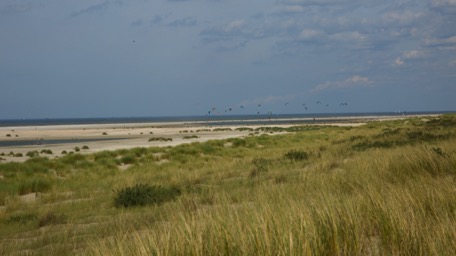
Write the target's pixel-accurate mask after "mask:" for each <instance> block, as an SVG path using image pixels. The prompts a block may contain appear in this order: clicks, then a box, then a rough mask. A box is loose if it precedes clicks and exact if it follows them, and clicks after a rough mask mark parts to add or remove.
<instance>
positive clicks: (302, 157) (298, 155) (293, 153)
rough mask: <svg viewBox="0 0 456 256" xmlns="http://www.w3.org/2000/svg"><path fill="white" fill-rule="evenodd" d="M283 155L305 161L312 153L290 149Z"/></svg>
mask: <svg viewBox="0 0 456 256" xmlns="http://www.w3.org/2000/svg"><path fill="white" fill-rule="evenodd" d="M283 157H284V158H285V159H289V160H293V161H304V160H307V159H309V157H310V153H308V152H306V151H302V150H290V151H288V152H287V153H285V154H284V155H283Z"/></svg>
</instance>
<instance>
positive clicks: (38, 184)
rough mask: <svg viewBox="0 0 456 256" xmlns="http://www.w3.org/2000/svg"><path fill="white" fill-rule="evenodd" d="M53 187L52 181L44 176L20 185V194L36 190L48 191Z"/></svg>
mask: <svg viewBox="0 0 456 256" xmlns="http://www.w3.org/2000/svg"><path fill="white" fill-rule="evenodd" d="M50 189H51V182H49V181H48V180H45V179H43V178H34V179H32V180H30V181H27V182H25V183H22V184H21V185H20V186H19V195H25V194H29V193H35V192H47V191H49V190H50Z"/></svg>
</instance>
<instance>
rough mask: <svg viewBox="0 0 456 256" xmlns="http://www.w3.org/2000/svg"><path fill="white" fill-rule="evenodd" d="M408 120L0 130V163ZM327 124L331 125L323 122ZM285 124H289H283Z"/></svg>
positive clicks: (381, 118)
mask: <svg viewBox="0 0 456 256" xmlns="http://www.w3.org/2000/svg"><path fill="white" fill-rule="evenodd" d="M426 116H429V115H426ZM408 117H411V116H403V115H398V116H387V117H382V116H366V117H339V118H336V119H335V118H326V119H325V118H319V119H318V120H317V121H316V122H315V123H299V121H303V122H304V121H309V120H307V119H302V120H296V119H287V120H281V121H284V122H285V124H284V123H281V124H268V120H264V124H255V125H251V124H250V125H249V124H242V123H241V124H238V125H225V124H223V122H218V123H217V125H214V124H208V123H205V122H192V123H185V122H166V123H130V124H125V123H121V124H86V125H49V126H18V127H0V157H1V158H2V159H3V160H2V161H3V162H9V161H14V162H21V161H25V160H27V159H28V158H29V157H27V156H26V154H27V153H28V152H30V151H38V152H41V151H43V150H51V151H52V154H45V153H43V154H40V155H41V156H46V157H49V158H56V157H60V156H61V155H62V152H64V151H66V152H75V151H76V148H79V151H78V152H79V153H92V152H98V151H103V150H117V149H130V148H135V147H154V146H155V147H166V146H176V145H179V144H183V143H192V142H204V141H208V140H217V139H228V138H238V137H244V136H249V134H250V133H251V131H246V130H243V131H240V130H236V128H240V127H248V128H251V129H255V128H258V127H268V126H274V127H290V126H300V125H334V126H360V125H364V124H366V123H367V122H372V121H380V120H391V119H403V118H408ZM329 120H331V122H327V121H329ZM287 121H289V122H290V123H286V122H287ZM297 121H298V123H296V122H297ZM260 134H261V133H260ZM275 134H278V133H275ZM165 139H167V140H165ZM8 143H9V144H8ZM20 143H22V145H20ZM11 152H12V153H13V154H14V155H13V154H11ZM21 155H22V156H21Z"/></svg>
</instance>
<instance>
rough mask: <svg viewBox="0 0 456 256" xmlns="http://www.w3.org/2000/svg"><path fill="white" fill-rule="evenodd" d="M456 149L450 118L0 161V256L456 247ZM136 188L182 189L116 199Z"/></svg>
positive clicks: (389, 251)
mask: <svg viewBox="0 0 456 256" xmlns="http://www.w3.org/2000/svg"><path fill="white" fill-rule="evenodd" d="M264 130H265V131H267V132H269V131H270V130H271V129H270V128H269V129H264ZM455 145H456V116H454V115H447V116H441V117H436V118H432V119H431V120H430V121H429V120H422V119H416V118H415V119H409V120H403V121H392V122H375V123H370V124H368V125H366V126H362V127H357V128H337V127H311V129H307V128H306V127H303V128H295V129H294V130H293V131H292V132H291V133H287V134H282V135H273V136H271V135H258V136H250V137H248V138H245V139H231V140H225V141H209V142H206V143H193V144H189V145H182V146H177V147H169V148H148V149H133V150H119V151H114V152H105V153H97V154H94V155H77V154H76V155H72V156H67V157H63V158H61V159H57V160H42V159H36V160H34V161H29V162H26V163H23V164H9V163H3V164H0V174H1V175H2V177H3V179H0V205H2V208H1V210H0V254H1V255H21V254H30V255H44V254H47V255H49V254H52V255H58V254H61V255H72V254H73V255H456V244H455V243H454V241H456V229H455V228H454V227H455V226H456V193H455V192H456V190H455V188H456V146H455ZM290 152H291V153H290ZM125 156H128V157H129V158H134V161H132V162H131V164H130V166H129V167H128V169H122V168H119V167H118V166H121V165H122V161H121V159H122V158H124V157H125ZM304 156H305V157H304ZM34 180H43V181H47V183H49V184H51V186H50V187H48V188H47V189H46V190H43V191H42V192H39V193H38V195H39V197H38V198H36V199H35V201H33V202H27V203H26V202H24V201H22V199H20V198H19V195H20V194H21V193H20V191H21V188H23V187H24V185H23V184H31V182H32V181H34ZM138 184H149V185H150V186H163V187H173V188H178V189H179V191H180V193H179V195H178V196H176V197H175V198H173V200H170V201H166V202H164V203H161V204H150V205H146V206H136V207H129V208H123V207H120V208H116V207H115V201H114V200H115V197H116V191H117V192H118V191H119V190H122V188H128V187H135V186H137V185H138ZM43 223H44V224H43Z"/></svg>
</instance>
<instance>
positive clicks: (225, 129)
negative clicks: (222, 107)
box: [213, 128, 233, 132]
mask: <svg viewBox="0 0 456 256" xmlns="http://www.w3.org/2000/svg"><path fill="white" fill-rule="evenodd" d="M232 130H233V129H231V128H215V129H214V130H213V131H214V132H226V131H232Z"/></svg>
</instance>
